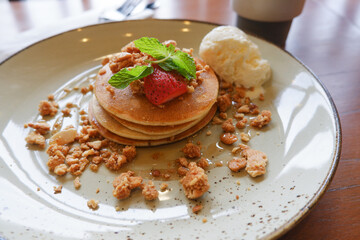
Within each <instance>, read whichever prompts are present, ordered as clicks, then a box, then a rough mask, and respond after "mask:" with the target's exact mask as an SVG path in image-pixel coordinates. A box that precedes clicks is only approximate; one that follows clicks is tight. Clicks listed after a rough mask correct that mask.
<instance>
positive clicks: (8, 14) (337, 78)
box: [0, 0, 360, 239]
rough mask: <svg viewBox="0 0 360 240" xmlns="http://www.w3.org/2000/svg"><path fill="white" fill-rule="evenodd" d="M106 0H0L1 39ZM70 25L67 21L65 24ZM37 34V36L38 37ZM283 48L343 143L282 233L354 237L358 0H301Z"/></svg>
mask: <svg viewBox="0 0 360 240" xmlns="http://www.w3.org/2000/svg"><path fill="white" fill-rule="evenodd" d="M159 1H160V7H159V8H158V9H157V10H156V11H155V14H154V18H161V19H179V18H181V19H192V20H200V21H210V22H213V23H218V24H230V25H235V24H236V19H237V17H236V14H235V13H234V12H233V11H232V7H231V2H230V1H229V0H221V1H219V0H181V1H178V0H159ZM110 3H111V2H110V0H63V1H57V0H47V1H41V0H28V1H11V2H8V1H6V0H5V1H2V2H0V42H1V40H4V39H5V38H6V40H9V39H10V40H11V39H16V38H19V37H21V36H22V35H26V34H28V33H29V31H30V32H31V31H36V29H39V28H42V29H46V27H48V28H49V30H50V28H51V27H53V26H54V24H57V23H58V22H59V21H63V20H64V19H68V18H71V17H76V16H80V15H81V14H84V13H86V12H89V11H92V10H95V9H101V8H103V7H104V6H105V5H107V4H110ZM67 24H69V23H67ZM38 37H39V38H41V36H38ZM285 49H286V50H287V51H289V52H290V53H292V54H293V55H295V56H296V57H298V58H299V59H300V60H301V61H302V62H304V63H305V64H306V65H307V66H308V67H309V68H310V69H312V70H313V71H314V73H315V74H316V75H317V76H318V77H319V78H320V79H321V81H322V82H323V83H324V84H325V86H326V87H327V88H328V90H329V91H330V93H331V95H332V97H333V99H334V101H335V104H336V106H337V109H338V111H339V114H340V118H341V123H342V133H343V144H342V154H341V160H340V164H339V166H338V169H337V172H336V174H335V177H334V179H333V181H332V183H331V184H330V186H329V188H328V189H327V191H326V193H325V194H324V196H323V197H322V198H321V200H320V201H319V203H318V204H317V206H316V207H315V208H314V209H313V210H312V211H311V212H310V214H309V215H308V216H307V217H306V218H305V219H303V220H302V221H301V222H300V223H299V224H298V225H297V226H296V227H295V228H293V229H292V230H290V231H289V232H288V233H287V234H286V235H285V236H283V237H282V238H281V239H360V138H359V136H360V123H359V122H360V121H359V119H360V94H359V92H360V1H359V0H307V1H306V4H305V7H304V10H303V13H302V14H301V15H300V16H299V17H297V18H295V20H294V21H293V23H292V26H291V29H290V32H289V35H288V39H287V42H286V47H285Z"/></svg>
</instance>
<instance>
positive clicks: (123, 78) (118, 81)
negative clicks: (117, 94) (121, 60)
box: [109, 65, 154, 89]
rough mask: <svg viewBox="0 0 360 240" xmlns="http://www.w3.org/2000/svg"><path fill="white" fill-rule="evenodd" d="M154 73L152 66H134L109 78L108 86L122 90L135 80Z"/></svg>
mask: <svg viewBox="0 0 360 240" xmlns="http://www.w3.org/2000/svg"><path fill="white" fill-rule="evenodd" d="M153 72H154V68H153V67H152V66H147V65H144V66H136V67H133V68H130V69H127V68H123V69H121V70H120V71H119V72H117V73H115V74H114V75H112V76H111V78H110V80H109V84H110V85H111V86H113V87H116V88H120V89H124V88H126V87H127V86H129V84H130V83H131V82H133V81H135V80H138V79H141V78H144V77H146V76H148V75H150V74H152V73H153Z"/></svg>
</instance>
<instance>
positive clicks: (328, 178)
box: [0, 19, 342, 239]
mask: <svg viewBox="0 0 360 240" xmlns="http://www.w3.org/2000/svg"><path fill="white" fill-rule="evenodd" d="M130 21H131V22H134V21H138V22H144V21H160V22H164V21H165V22H169V21H171V22H181V21H189V22H194V23H200V24H204V25H211V26H214V27H216V26H221V24H217V23H212V22H208V21H198V20H189V19H147V20H126V21H122V22H130ZM104 24H118V22H107V23H98V24H92V25H85V26H82V27H81V28H91V27H96V26H98V25H104ZM78 28H79V27H78ZM78 28H75V29H71V30H68V31H64V32H61V33H59V34H55V35H53V36H50V37H47V38H44V39H42V40H40V41H37V42H35V43H33V44H31V45H29V46H27V47H25V48H23V49H21V50H19V51H17V52H15V53H14V54H12V55H10V56H8V57H7V58H5V59H4V60H2V61H1V62H0V66H1V65H2V64H3V63H5V62H6V61H8V60H9V59H11V58H13V57H14V56H16V55H18V54H20V53H22V52H23V51H25V50H26V49H28V48H31V47H33V46H35V45H37V44H40V43H41V42H43V41H46V40H48V39H51V38H54V37H57V36H60V35H63V34H66V33H68V32H72V31H76V30H77V29H78ZM248 34H249V33H248ZM250 35H251V34H250ZM253 36H254V37H256V38H259V39H261V40H262V41H265V42H267V43H268V44H270V45H272V46H274V47H276V48H277V49H278V50H279V51H282V52H285V53H286V54H288V55H289V56H290V57H291V58H293V59H294V60H296V61H297V62H298V63H299V64H301V65H302V66H303V67H304V68H305V69H306V70H307V71H308V72H309V73H310V74H311V75H312V77H313V78H314V79H315V80H316V81H317V83H318V84H319V85H320V86H321V88H322V89H323V90H324V92H325V94H326V97H327V99H328V100H329V102H330V105H331V110H332V113H333V117H334V121H335V127H336V129H335V131H336V136H335V149H334V156H333V159H332V162H331V167H330V169H329V171H328V173H327V175H326V178H325V179H324V180H323V182H322V183H321V185H320V187H319V189H318V191H317V192H316V193H314V196H313V197H312V198H311V199H310V200H309V201H308V202H307V204H306V205H305V206H304V207H303V208H302V210H301V211H300V212H298V213H297V214H296V215H294V216H293V217H292V218H290V219H289V220H288V221H287V222H286V223H284V224H283V225H282V226H280V227H279V228H277V229H276V230H274V231H273V232H270V233H268V234H267V235H265V236H264V238H263V239H276V238H279V237H281V236H283V235H284V234H285V233H287V232H288V231H289V230H290V229H292V228H293V227H295V226H296V225H297V224H298V223H299V222H300V221H301V220H302V219H304V218H305V217H306V216H307V214H309V213H310V210H312V209H313V208H314V207H315V206H316V204H317V203H318V201H319V200H320V198H321V197H322V196H323V195H324V193H325V192H326V190H327V188H328V187H329V185H330V183H331V181H332V179H333V177H334V175H335V172H336V169H337V167H338V164H339V161H340V155H341V148H342V131H341V123H340V117H339V113H338V111H337V108H336V105H335V103H334V100H333V99H332V97H331V95H330V93H329V91H328V90H327V88H326V87H325V85H324V84H323V83H322V81H321V80H320V79H319V78H318V77H317V76H316V75H315V74H314V72H313V71H312V70H311V69H310V68H308V67H307V66H306V65H305V64H304V63H303V62H302V61H301V60H300V59H298V58H297V57H295V56H294V55H292V54H291V53H290V52H288V51H286V50H284V49H282V48H280V47H279V46H277V45H275V44H274V43H271V42H269V41H267V40H265V39H263V38H261V37H259V36H255V35H253ZM0 237H1V236H0Z"/></svg>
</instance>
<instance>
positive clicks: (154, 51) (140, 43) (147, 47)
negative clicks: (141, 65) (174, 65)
mask: <svg viewBox="0 0 360 240" xmlns="http://www.w3.org/2000/svg"><path fill="white" fill-rule="evenodd" d="M134 43H135V47H137V48H138V49H139V50H140V51H141V52H143V53H147V54H149V55H150V56H152V57H153V58H155V59H157V60H160V59H163V58H166V57H168V56H169V55H170V54H171V50H172V49H171V48H168V47H166V46H165V45H163V44H161V43H160V41H159V40H158V39H156V38H148V37H142V38H139V39H137V40H135V41H134Z"/></svg>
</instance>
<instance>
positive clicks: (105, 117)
mask: <svg viewBox="0 0 360 240" xmlns="http://www.w3.org/2000/svg"><path fill="white" fill-rule="evenodd" d="M90 111H91V112H92V114H93V116H94V118H95V119H96V120H97V121H98V122H99V123H100V124H101V125H102V126H103V127H104V128H106V129H107V130H109V131H110V132H112V133H114V134H116V135H119V136H122V137H125V138H131V139H137V140H156V139H163V138H167V137H171V136H173V135H171V134H162V135H148V134H144V133H141V132H137V131H134V130H131V129H128V128H127V127H125V126H123V125H122V124H120V123H119V122H118V121H116V120H115V119H114V118H113V117H111V115H109V114H108V113H107V112H106V111H105V110H104V109H103V108H102V107H101V106H100V104H99V103H98V102H97V101H96V98H95V97H93V98H92V99H91V101H90V103H89V112H90Z"/></svg>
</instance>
